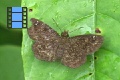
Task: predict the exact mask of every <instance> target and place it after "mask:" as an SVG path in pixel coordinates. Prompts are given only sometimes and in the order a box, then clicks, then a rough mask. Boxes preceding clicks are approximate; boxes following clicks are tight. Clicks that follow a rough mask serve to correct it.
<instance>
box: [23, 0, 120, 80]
mask: <svg viewBox="0 0 120 80" xmlns="http://www.w3.org/2000/svg"><path fill="white" fill-rule="evenodd" d="M107 1H108V0H107ZM107 1H104V0H101V1H100V0H97V1H95V0H34V2H33V1H32V0H23V1H22V6H27V7H28V9H33V11H32V12H28V14H29V16H28V20H30V18H37V19H39V20H42V21H43V22H45V23H47V24H48V25H49V26H50V27H52V28H53V29H54V30H55V31H57V32H58V33H59V34H60V33H61V32H63V31H64V30H68V31H69V35H70V36H75V35H80V34H85V33H86V32H89V33H94V31H95V28H96V27H97V28H99V29H100V30H101V34H102V35H103V37H104V43H103V45H102V47H101V49H100V50H99V51H98V52H96V54H95V56H96V57H97V59H96V60H95V64H94V55H89V56H87V62H86V63H85V64H83V65H82V66H80V67H79V68H76V69H71V68H69V67H66V66H64V65H62V64H61V63H60V61H55V62H46V61H41V60H38V59H36V58H35V57H34V53H33V52H32V44H33V41H32V40H31V39H30V38H29V36H28V34H27V30H25V29H24V30H23V43H22V58H23V66H24V73H25V80H95V79H96V80H112V79H115V80H119V78H120V77H119V75H120V73H119V72H117V71H119V70H120V69H119V67H118V66H119V65H120V63H119V60H120V59H119V55H120V54H119V53H120V50H119V49H118V48H119V47H118V45H119V44H120V43H118V41H120V40H119V36H120V34H119V29H118V27H119V26H120V19H119V18H118V16H119V15H118V14H120V8H119V7H118V8H117V9H114V8H113V7H114V6H112V4H113V3H114V4H115V5H117V4H119V3H118V2H116V0H109V3H107ZM102 3H104V5H103V4H102ZM105 3H106V4H105ZM107 5H108V6H107ZM105 8H106V9H105ZM115 8H116V7H115ZM112 10H113V12H112ZM113 13H114V14H113ZM53 19H54V20H55V22H56V23H57V24H58V26H57V25H56V24H55V22H54V21H53ZM30 25H31V22H30V21H29V27H30ZM80 27H83V29H81V28H80ZM59 28H60V29H59ZM105 55H109V56H107V58H106V57H105ZM116 60H117V62H114V61H116ZM107 61H109V65H106V66H104V65H105V63H106V64H107ZM113 63H114V65H115V66H116V67H115V66H111V65H113ZM94 65H95V66H94ZM113 67H114V68H113ZM106 68H107V69H106ZM102 69H103V70H102ZM111 69H112V70H113V69H115V70H114V71H113V73H111V71H112V70H111ZM114 73H117V74H116V75H113V74H114ZM90 74H91V75H90ZM101 76H103V77H101Z"/></svg>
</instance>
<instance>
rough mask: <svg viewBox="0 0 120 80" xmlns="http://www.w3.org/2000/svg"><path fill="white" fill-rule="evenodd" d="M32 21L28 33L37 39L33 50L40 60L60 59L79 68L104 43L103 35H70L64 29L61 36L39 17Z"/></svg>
mask: <svg viewBox="0 0 120 80" xmlns="http://www.w3.org/2000/svg"><path fill="white" fill-rule="evenodd" d="M31 22H32V26H31V27H30V28H28V35H29V37H30V38H31V39H32V40H34V41H35V42H34V44H33V45H32V50H33V52H34V55H35V57H36V58H37V59H39V60H44V61H55V60H60V61H61V63H63V64H64V65H65V66H68V67H70V68H77V67H79V66H80V65H82V64H83V63H85V62H86V57H87V55H89V54H92V53H94V52H95V51H97V50H98V49H99V48H100V47H101V45H102V43H103V37H102V36H101V35H95V34H87V35H78V36H74V37H69V34H68V31H64V32H62V33H61V36H60V35H59V34H58V33H57V32H56V31H55V30H53V29H52V28H51V27H49V25H47V24H45V23H44V22H42V21H39V20H38V19H35V18H31Z"/></svg>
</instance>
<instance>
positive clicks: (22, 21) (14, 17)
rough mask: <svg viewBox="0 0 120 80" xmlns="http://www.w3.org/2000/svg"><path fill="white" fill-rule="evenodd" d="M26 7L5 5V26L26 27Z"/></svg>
mask: <svg viewBox="0 0 120 80" xmlns="http://www.w3.org/2000/svg"><path fill="white" fill-rule="evenodd" d="M27 24H28V23H27V7H7V27H8V28H27Z"/></svg>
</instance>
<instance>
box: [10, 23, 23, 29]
mask: <svg viewBox="0 0 120 80" xmlns="http://www.w3.org/2000/svg"><path fill="white" fill-rule="evenodd" d="M12 28H22V22H12Z"/></svg>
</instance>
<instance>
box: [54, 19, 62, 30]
mask: <svg viewBox="0 0 120 80" xmlns="http://www.w3.org/2000/svg"><path fill="white" fill-rule="evenodd" d="M52 19H53V18H52ZM53 21H54V23H55V24H56V25H57V27H58V24H57V22H56V21H55V19H53ZM58 28H59V30H60V31H61V32H62V30H61V29H60V27H58Z"/></svg>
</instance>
